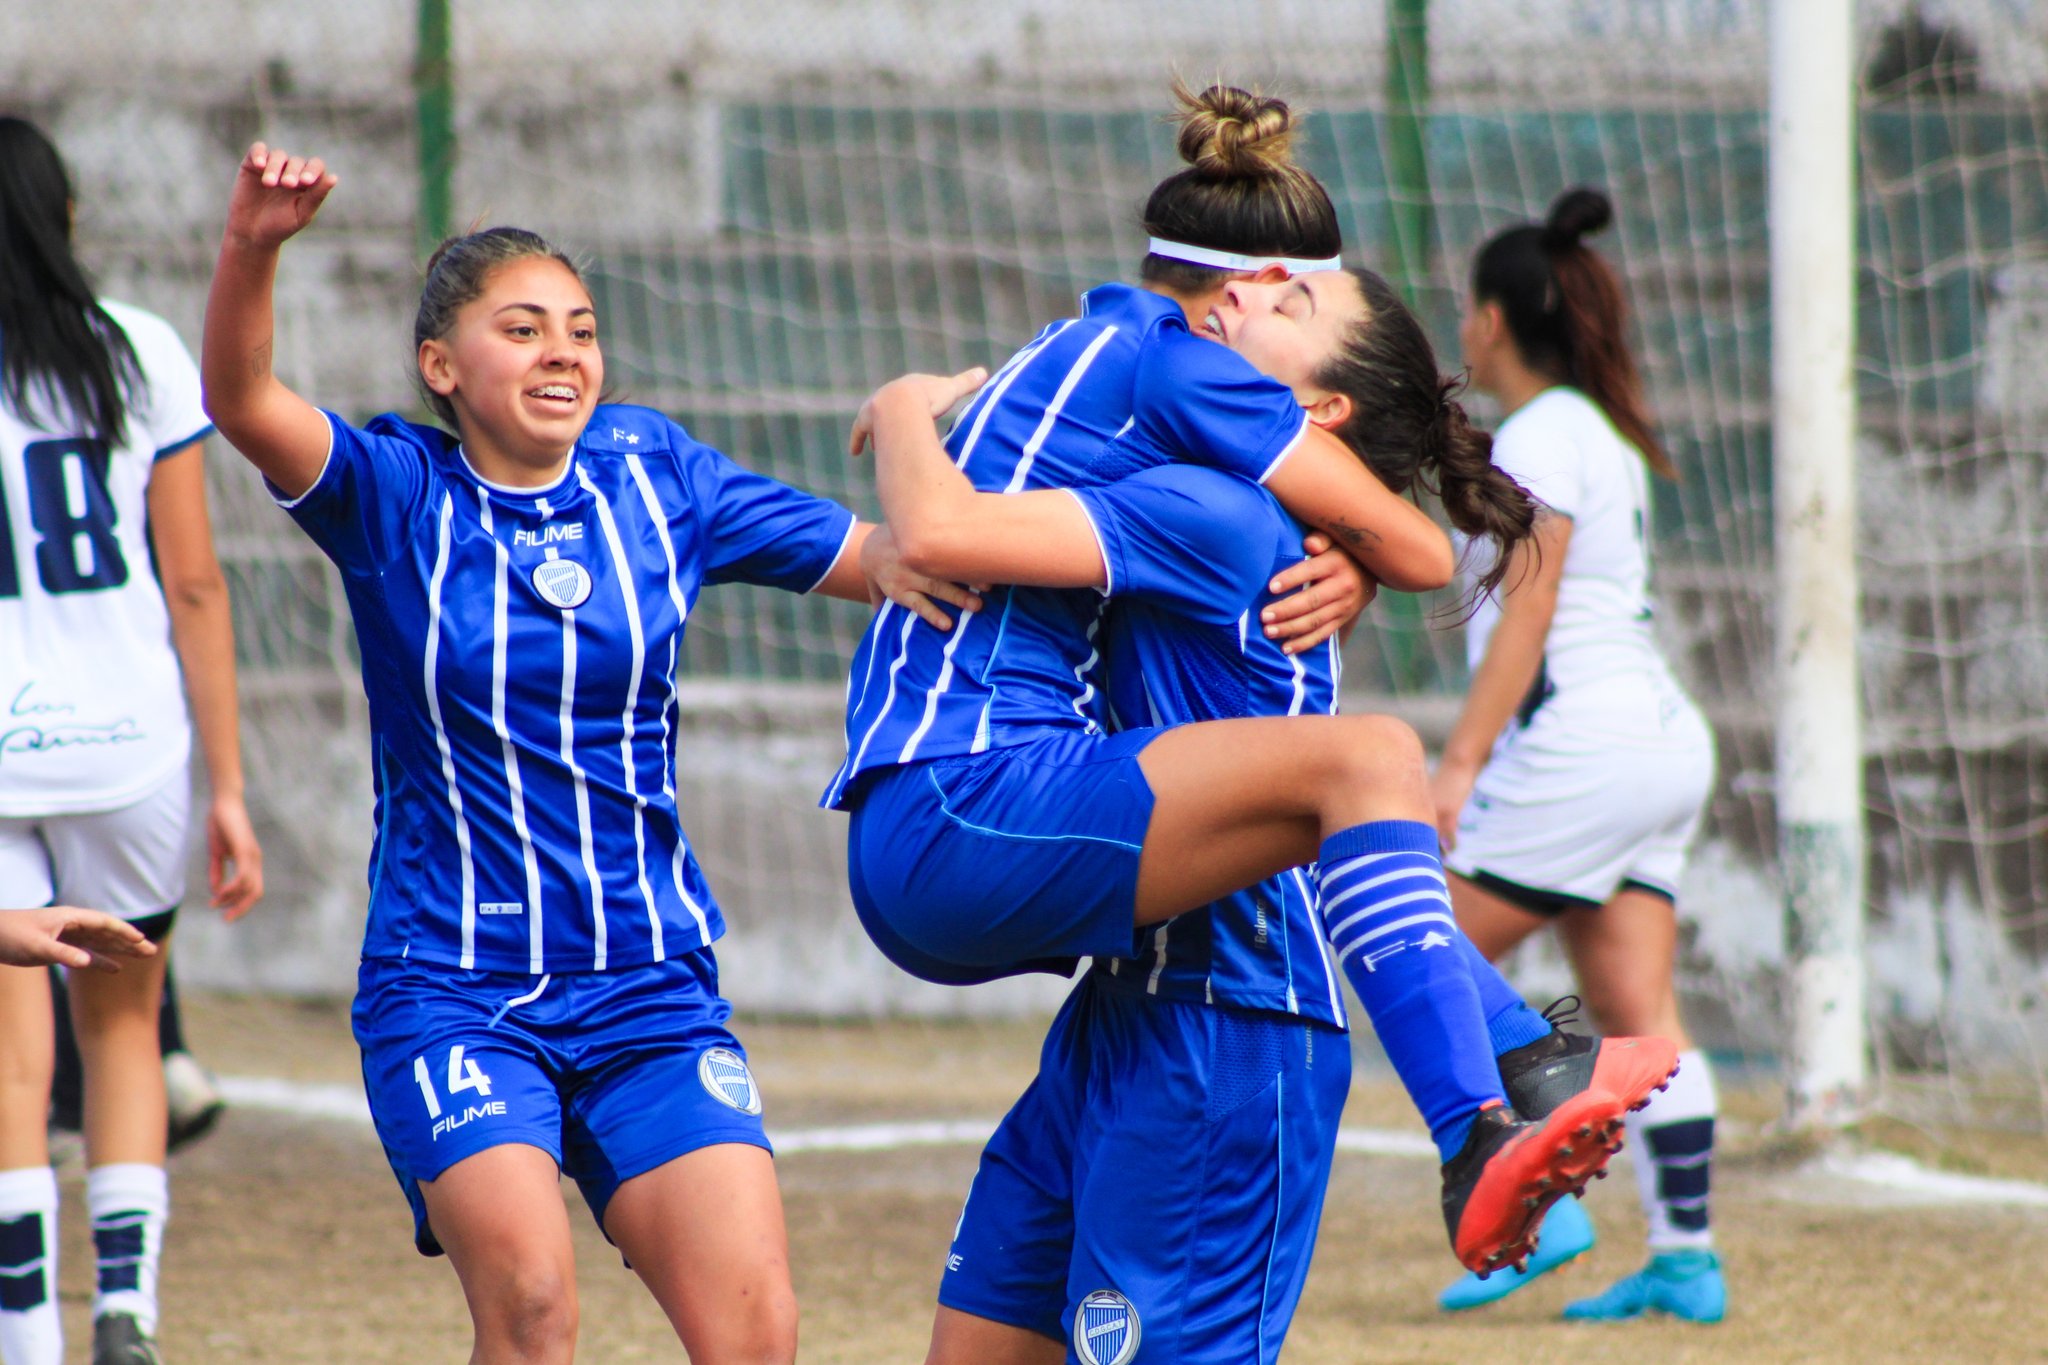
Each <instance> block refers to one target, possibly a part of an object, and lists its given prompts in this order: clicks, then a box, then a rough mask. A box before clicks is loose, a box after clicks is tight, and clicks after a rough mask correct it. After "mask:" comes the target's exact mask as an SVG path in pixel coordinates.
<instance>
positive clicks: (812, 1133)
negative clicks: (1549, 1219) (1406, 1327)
mask: <svg viewBox="0 0 2048 1365" xmlns="http://www.w3.org/2000/svg"><path fill="white" fill-rule="evenodd" d="M220 1090H221V1094H222V1095H223V1096H225V1097H226V1098H227V1101H228V1103H229V1104H231V1105H235V1106H238V1107H241V1108H245V1109H266V1110H271V1111H274V1112H278V1113H287V1114H298V1115H302V1116H304V1117H308V1118H322V1119H339V1120H343V1121H345V1122H349V1123H359V1124H363V1125H365V1126H367V1125H368V1124H369V1122H370V1105H369V1101H367V1100H366V1099H364V1098H363V1091H362V1087H361V1086H358V1085H343V1084H339V1083H336V1082H309V1081H289V1080H281V1079H278V1078H276V1077H271V1076H223V1077H221V1078H220ZM995 1126H996V1125H995V1120H993V1119H933V1120H924V1121H916V1122H908V1123H861V1124H846V1125H840V1126H834V1127H824V1128H789V1129H782V1130H770V1132H769V1134H768V1137H769V1140H770V1141H771V1142H773V1143H774V1144H775V1150H776V1151H777V1152H778V1153H779V1154H782V1155H791V1154H794V1153H797V1152H883V1151H894V1150H899V1149H902V1148H907V1147H938V1146H971V1145H974V1144H976V1143H980V1142H985V1141H987V1139H988V1136H989V1134H990V1133H992V1132H994V1131H995ZM1337 1150H1338V1151H1340V1152H1351V1153H1355V1154H1358V1155H1363V1156H1383V1157H1407V1158H1415V1159H1425V1160H1429V1161H1434V1160H1436V1159H1437V1153H1436V1145H1435V1144H1434V1143H1432V1142H1431V1141H1430V1140H1429V1139H1428V1138H1427V1137H1425V1136H1423V1135H1422V1134H1420V1133H1411V1132H1397V1131H1395V1130H1393V1129H1387V1128H1342V1129H1339V1130H1338V1132H1337ZM1806 1173H1807V1174H1809V1175H1811V1176H1814V1177H1819V1178H1822V1179H1832V1180H1847V1181H1853V1182H1856V1183H1859V1184H1866V1185H1872V1186H1876V1187H1878V1188H1880V1189H1883V1190H1885V1191H1888V1192H1890V1193H1893V1194H1895V1195H1901V1196H1905V1197H1908V1198H1911V1199H1913V1200H1915V1201H1919V1202H1925V1203H1929V1204H1980V1205H2005V1206H2009V1207H2023V1208H2048V1185H2037V1184H2034V1183H2033V1182H2031V1181H2025V1180H1994V1179H1990V1178H1987V1177H1985V1176H1975V1175H1957V1174H1953V1173H1951V1172H1947V1171H1935V1170H1929V1169H1928V1168H1927V1167H1925V1166H1923V1165H1921V1164H1920V1163H1919V1162H1917V1161H1914V1160H1912V1159H1911V1158H1909V1157H1903V1156H1898V1155H1896V1154H1894V1153H1890V1152H1863V1153H1849V1152H1836V1153H1830V1154H1828V1155H1825V1156H1822V1157H1818V1158H1816V1159H1815V1160H1814V1161H1812V1162H1811V1163H1809V1164H1808V1166H1807V1167H1806Z"/></svg>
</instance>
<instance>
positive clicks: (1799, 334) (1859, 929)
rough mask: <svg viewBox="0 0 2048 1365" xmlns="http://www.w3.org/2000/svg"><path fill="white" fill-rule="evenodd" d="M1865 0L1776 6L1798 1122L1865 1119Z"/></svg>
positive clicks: (1782, 755)
mask: <svg viewBox="0 0 2048 1365" xmlns="http://www.w3.org/2000/svg"><path fill="white" fill-rule="evenodd" d="M1853 43H1854V24H1853V21H1852V0H1772V5H1771V12H1770V53H1771V56H1770V66H1771V74H1770V241H1771V248H1770V250H1771V286H1770V294H1771V412H1772V423H1771V430H1772V448H1773V452H1774V463H1775V468H1776V473H1777V480H1776V497H1775V509H1776V516H1775V525H1776V536H1775V538H1776V542H1777V599H1778V600H1777V678H1778V688H1779V692H1778V703H1777V798H1778V850H1779V857H1780V859H1781V873H1782V876H1783V881H1784V888H1785V951H1786V961H1785V967H1786V976H1787V984H1788V987H1789V990H1790V994H1791V999H1790V1001H1789V1004H1790V1010H1789V1015H1790V1024H1791V1036H1790V1039H1789V1043H1790V1046H1789V1049H1788V1056H1787V1058H1786V1068H1785V1081H1786V1120H1787V1122H1788V1123H1789V1124H1791V1125H1792V1126H1794V1127H1829V1126H1835V1125H1839V1124H1841V1123H1844V1122H1847V1121H1849V1120H1850V1119H1852V1118H1854V1117H1855V1116H1856V1115H1857V1113H1858V1112H1859V1110H1860V1109H1861V1106H1862V1101H1863V1099H1864V1094H1865V1090H1866V1088H1867V1082H1868V1075H1869V1070H1868V1066H1867V1063H1866V1057H1867V1054H1868V1052H1869V1046H1870V1042H1869V1029H1868V1026H1867V1024H1866V1022H1865V1019H1866V1015H1865V1009H1864V993H1865V992H1864V965H1863V959H1864V933H1863V913H1864V906H1863V900H1864V895H1863V892H1864V868H1863V860H1864V850H1863V726H1862V711H1863V706H1862V678H1861V673H1860V670H1859V669H1858V667H1857V659H1856V637H1857V624H1858V615H1859V611H1858V604H1859V593H1858V589H1857V573H1856V491H1855V478H1856V391H1855V374H1854V367H1855V359H1856V184H1855V136H1856V132H1855V115H1856V85H1855V77H1854V74H1853V68H1852V65H1851V59H1852V53H1853Z"/></svg>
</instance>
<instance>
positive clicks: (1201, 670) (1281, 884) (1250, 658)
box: [1076, 465, 1345, 1028]
mask: <svg viewBox="0 0 2048 1365" xmlns="http://www.w3.org/2000/svg"><path fill="white" fill-rule="evenodd" d="M1076 496H1077V497H1079V498H1080V500H1081V502H1082V505H1083V506H1084V507H1085V508H1086V509H1087V512H1088V516H1089V519H1090V521H1091V522H1092V523H1093V524H1094V526H1095V528H1096V533H1097V535H1098V536H1099V537H1100V539H1101V542H1102V550H1103V562H1104V563H1105V564H1106V565H1107V566H1108V569H1109V592H1110V593H1111V594H1112V596H1113V597H1114V605H1113V606H1112V607H1111V609H1110V613H1109V621H1108V626H1107V629H1106V631H1105V642H1106V643H1105V650H1106V657H1107V668H1106V688H1107V693H1108V699H1109V707H1110V714H1111V717H1112V724H1113V725H1114V726H1115V727H1116V728H1118V729H1123V728H1126V727H1133V726H1144V727H1154V728H1157V727H1165V726H1171V725H1179V724H1182V723H1185V722H1189V721H1203V720H1227V719H1231V718H1235V717H1240V716H1298V715H1333V714H1335V712H1336V710H1337V686H1338V681H1339V675H1340V673H1341V669H1342V658H1341V655H1340V654H1339V653H1338V649H1337V641H1336V640H1335V639H1334V638H1332V639H1331V640H1329V641H1328V642H1326V643H1325V644H1322V645H1319V646H1317V647H1316V648H1314V649H1312V650H1308V651H1305V652H1303V653H1301V654H1288V653H1287V652H1286V651H1284V650H1283V649H1282V648H1281V647H1280V645H1279V643H1278V642H1276V641H1273V640H1269V639H1267V638H1266V636H1265V633H1264V631H1263V629H1262V628H1261V626H1260V623H1259V612H1260V610H1261V609H1262V608H1263V607H1265V606H1266V605H1267V604H1268V603H1270V602H1271V601H1273V600H1274V598H1273V595H1272V594H1271V593H1269V592H1268V591H1267V588H1266V585H1267V584H1268V583H1269V582H1270V581H1271V580H1272V578H1273V576H1274V575H1275V574H1277V573H1279V572H1280V571H1281V570H1282V569H1285V568H1287V567H1289V566H1291V565H1293V564H1296V563H1299V562H1300V561H1301V559H1302V557H1303V553H1304V552H1303V550H1302V539H1303V537H1304V536H1305V535H1306V534H1307V531H1306V528H1304V527H1303V526H1302V525H1301V524H1300V523H1299V522H1297V521H1295V519H1294V518H1293V517H1291V516H1289V515H1288V514H1287V513H1286V511H1285V510H1283V509H1282V508H1281V506H1280V504H1279V503H1278V502H1277V501H1276V500H1275V499H1274V498H1273V496H1272V495H1271V494H1270V493H1268V492H1266V491H1265V490H1264V489H1262V488H1259V487H1256V486H1254V485H1253V484H1251V483H1249V482H1247V481H1246V480H1244V479H1241V478H1237V477H1235V476H1232V475H1228V474H1223V473H1219V472H1217V471H1215V470H1209V469H1200V468H1195V467H1193V466H1187V465H1178V466H1168V467H1163V468H1160V469H1154V470H1150V471H1147V472H1145V473H1142V474H1136V475H1133V476H1132V477H1130V478H1127V479H1122V480H1120V481H1118V482H1116V483H1114V484H1108V485H1105V486H1103V487H1099V488H1088V489H1083V490H1080V491H1078V492H1077V493H1076ZM1096 970H1098V971H1104V972H1108V973H1110V974H1112V975H1114V976H1117V977H1118V978H1119V979H1121V980H1124V981H1126V982H1129V983H1133V984H1138V985H1141V988H1142V989H1143V990H1145V991H1146V992H1148V993H1150V994H1153V995H1157V996H1161V997H1163V998H1166V999H1172V1000H1183V1001H1192V1002H1197V1003H1206V1004H1225V1005H1234V1006H1237V1007H1238V1008H1241V1009H1259V1010H1275V1011H1279V1012H1282V1013H1286V1014H1296V1015H1301V1016H1303V1017H1306V1018H1310V1019H1315V1020H1317V1021H1319V1022H1322V1023H1326V1024H1330V1025H1333V1026H1335V1027H1338V1028H1343V1027H1345V1010H1344V993H1343V990H1342V988H1341V987H1340V986H1339V984H1338V973H1337V969H1336V966H1335V964H1333V963H1332V962H1331V960H1330V954H1329V949H1328V946H1327V944H1326V942H1325V940H1324V936H1323V933H1322V929H1321V925H1320V922H1319V918H1318V915H1317V911H1316V899H1315V890H1314V886H1313V883H1312V881H1311V879H1310V878H1309V876H1308V874H1307V873H1306V872H1305V871H1304V870H1302V869H1298V868H1297V869H1294V870H1291V871H1289V872H1286V873H1283V874H1282V875H1280V876H1278V877H1273V878H1269V879H1268V880H1266V881H1264V882H1261V883H1259V884H1258V885H1257V886H1253V887H1249V888H1247V889H1245V890H1243V891H1240V892H1238V893H1236V894H1235V895H1232V896H1227V897H1225V898H1223V899H1222V900H1218V901H1215V902H1212V903H1211V904H1210V905H1208V906H1206V907H1204V908H1203V909H1200V910H1197V911H1193V912H1190V913H1188V914H1185V915H1180V916H1177V917H1175V918H1173V919H1170V920H1166V921H1163V922H1162V923H1159V924H1156V925H1152V926H1150V927H1148V928H1145V929H1142V930H1140V931H1139V941H1138V951H1137V952H1136V954H1135V955H1134V956H1132V957H1128V958H1123V957H1111V958H1099V959H1097V962H1096Z"/></svg>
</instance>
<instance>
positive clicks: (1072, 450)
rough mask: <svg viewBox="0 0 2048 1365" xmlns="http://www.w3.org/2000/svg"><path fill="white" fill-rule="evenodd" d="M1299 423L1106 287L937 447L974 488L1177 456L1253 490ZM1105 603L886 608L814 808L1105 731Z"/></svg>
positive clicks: (1087, 595) (1226, 362) (1149, 302)
mask: <svg viewBox="0 0 2048 1365" xmlns="http://www.w3.org/2000/svg"><path fill="white" fill-rule="evenodd" d="M1306 424H1307V419H1306V417H1305V415H1304V414H1303V412H1302V410H1301V406H1300V405H1299V404H1298V403H1296V402H1295V400H1294V396H1293V394H1292V393H1290V392H1289V391H1288V390H1287V388H1286V387H1285V386H1284V385H1281V384H1279V383H1277V382H1275V381H1274V380H1271V379H1268V378H1266V377H1265V376H1264V375H1261V374H1260V373H1259V372H1258V371H1257V370H1255V369H1253V368H1252V366H1251V365H1250V363H1249V362H1247V361H1245V360H1244V359H1243V358H1242V357H1240V356H1238V355H1236V354H1234V353H1233V352H1231V351H1230V350H1228V349H1227V348H1225V347H1223V346H1219V345H1217V344H1216V343H1215V342H1212V341H1208V340H1205V339H1203V338H1201V337H1197V336H1195V335H1194V334H1193V333H1192V332H1190V331H1189V330H1188V327H1187V320H1186V318H1185V316H1184V315H1183V313H1182V312H1181V308H1180V305H1179V304H1177V303H1175V302H1173V301H1172V300H1170V299H1168V298H1166V297H1164V296H1163V295H1159V294H1153V293H1148V292H1146V291H1144V290H1141V289H1133V288H1131V287H1130V286H1128V285H1120V284H1109V285H1102V286H1099V287H1098V288H1095V289H1092V290H1090V291H1089V292H1088V293H1087V295H1086V296H1084V298H1083V299H1082V313H1081V315H1080V316H1079V317H1076V318H1069V319H1066V320H1064V321H1062V322H1057V323H1054V324H1053V325H1052V326H1050V327H1048V328H1046V329H1045V331H1043V332H1041V333H1040V334H1039V335H1038V337H1037V338H1036V339H1035V340H1033V341H1032V342H1031V344H1030V345H1028V346H1026V347H1025V348H1024V349H1023V350H1021V351H1019V352H1017V354H1016V355H1014V356H1012V357H1010V359H1009V361H1008V362H1006V363H1005V364H1004V365H1003V367H1002V368H1001V369H1000V370H999V371H997V373H996V374H995V375H994V376H993V377H992V378H991V379H990V380H989V382H988V384H986V385H985V386H984V387H983V388H982V390H981V392H980V393H979V394H977V395H976V396H975V398H974V400H973V401H972V402H971V403H970V404H969V405H968V407H967V408H966V409H965V410H964V411H963V412H962V413H961V415H960V417H959V419H958V420H957V421H956V422H955V423H954V425H953V429H952V431H951V433H950V434H949V435H948V436H947V438H946V449H947V450H948V451H949V452H950V453H951V454H952V456H953V461H954V463H955V464H956V465H957V466H959V468H960V469H961V470H962V471H963V472H964V473H965V474H966V475H967V477H968V478H969V479H970V480H972V481H973V483H974V486H975V487H976V488H978V489H981V490H983V491H985V492H1018V491H1021V490H1024V489H1036V488H1069V487H1076V486H1083V485H1091V484H1102V483H1108V482H1110V481H1113V480H1115V479H1119V478H1122V477H1124V476H1126V475H1129V474H1134V473H1137V472H1139V471H1140V470H1144V469H1150V468H1155V467H1157V466H1160V465H1163V464H1168V463H1173V462H1176V461H1187V462H1191V463H1194V464H1199V465H1207V466H1210V467H1213V468H1217V469H1223V470H1228V471H1230V472H1232V473H1236V474H1240V475H1243V476H1244V477H1246V478H1248V479H1253V480H1260V479H1264V478H1265V477H1266V476H1267V475H1269V474H1270V473H1271V472H1272V471H1273V469H1274V468H1275V467H1276V466H1277V465H1278V464H1279V463H1280V461H1281V460H1282V459H1284V458H1285V457H1286V456H1287V454H1288V453H1289V452H1291V451H1292V450H1293V449H1294V446H1295V445H1296V443H1297V442H1298V441H1299V440H1300V439H1301V435H1302V432H1303V430H1304V428H1305V426H1306ZM1106 602H1107V599H1106V598H1105V597H1104V596H1103V595H1102V594H1100V593H1097V592H1094V591H1091V590H1087V589H1079V590H1075V589H1046V588H1016V587H1002V588H998V589H996V590H995V591H994V592H993V593H992V594H990V596H989V598H988V599H987V603H986V605H985V606H984V608H983V609H982V610H981V611H979V612H962V613H960V614H959V619H958V620H957V622H956V623H955V625H954V628H953V629H952V630H951V631H949V632H941V631H938V630H935V629H934V628H932V627H931V626H929V625H926V624H924V623H923V622H922V621H920V620H919V619H918V618H917V617H916V616H914V615H912V614H910V613H908V612H905V611H904V610H902V609H901V608H899V607H896V606H893V605H885V606H883V607H882V609H881V610H880V611H879V612H878V613H877V614H876V616H875V619H874V620H873V621H872V622H871V623H870V624H869V626H868V631H867V634H866V636H865V637H864V638H863V639H862V641H861V644H860V648H859V651H858V652H857V653H856V654H855V656H854V661H853V669H852V673H851V676H850V678H849V680H848V686H847V707H846V718H847V725H846V740H847V756H846V762H845V764H844V765H843V766H842V767H841V768H840V770H839V772H838V773H837V774H836V775H835V776H834V778H833V779H832V783H831V786H830V787H829V788H828V789H827V791H826V793H825V796H824V801H823V804H825V805H827V806H830V807H834V808H845V807H846V806H847V805H848V804H849V798H850V796H851V795H853V793H852V792H851V789H852V787H853V784H854V782H855V779H857V778H858V777H860V776H861V775H862V774H864V773H868V772H872V771H875V770H878V769H882V768H887V767H891V766H895V765H898V764H905V763H913V762H917V761H919V760H922V759H929V758H939V757H947V756H951V755H956V754H969V753H982V752H985V751H986V750H989V749H991V748H1000V747H1003V746H1005V745H1008V744H1013V743H1018V742H1022V741H1024V740H1028V739H1032V738H1036V737H1039V736H1042V735H1044V734H1046V733H1048V732H1050V731H1079V732H1082V733H1092V732H1096V731H1099V730H1100V729H1101V728H1102V720H1103V711H1102V699H1101V695H1100V692H1099V686H1098V683H1097V679H1096V673H1097V669H1098V666H1099V664H1100V662H1101V654H1100V638H1099V637H1100V630H1101V625H1102V618H1103V614H1104V610H1105V606H1106Z"/></svg>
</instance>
